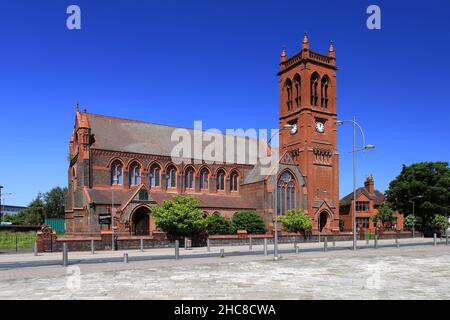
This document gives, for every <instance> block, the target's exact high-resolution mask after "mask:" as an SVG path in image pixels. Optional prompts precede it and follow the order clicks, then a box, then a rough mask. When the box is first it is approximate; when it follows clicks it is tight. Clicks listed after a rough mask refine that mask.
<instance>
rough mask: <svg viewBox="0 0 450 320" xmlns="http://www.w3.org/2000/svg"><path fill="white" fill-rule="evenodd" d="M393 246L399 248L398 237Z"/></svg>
mask: <svg viewBox="0 0 450 320" xmlns="http://www.w3.org/2000/svg"><path fill="white" fill-rule="evenodd" d="M395 245H396V246H397V248H400V243H399V242H398V237H395Z"/></svg>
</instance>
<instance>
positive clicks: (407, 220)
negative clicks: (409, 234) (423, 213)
mask: <svg viewBox="0 0 450 320" xmlns="http://www.w3.org/2000/svg"><path fill="white" fill-rule="evenodd" d="M413 222H414V229H417V226H419V227H420V226H421V225H422V221H421V219H420V217H417V216H416V215H414V216H413V215H412V214H410V215H409V216H407V217H406V218H405V220H404V221H403V227H404V228H405V229H406V230H412V227H413Z"/></svg>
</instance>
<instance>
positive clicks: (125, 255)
mask: <svg viewBox="0 0 450 320" xmlns="http://www.w3.org/2000/svg"><path fill="white" fill-rule="evenodd" d="M123 263H128V253H124V254H123Z"/></svg>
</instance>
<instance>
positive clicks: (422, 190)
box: [386, 162, 450, 230]
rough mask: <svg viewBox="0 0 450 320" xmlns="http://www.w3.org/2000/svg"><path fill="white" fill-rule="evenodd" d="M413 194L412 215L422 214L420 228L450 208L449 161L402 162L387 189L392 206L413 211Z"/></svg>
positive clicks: (398, 209) (387, 196) (404, 210)
mask: <svg viewBox="0 0 450 320" xmlns="http://www.w3.org/2000/svg"><path fill="white" fill-rule="evenodd" d="M417 196H421V198H416V199H415V200H414V202H415V215H416V216H417V217H420V218H421V221H420V229H422V230H423V229H424V228H426V227H429V226H430V225H431V222H432V221H433V219H434V216H435V215H438V214H440V215H444V214H445V213H448V212H450V168H449V167H448V162H419V163H414V164H412V165H411V166H406V165H403V168H402V171H401V173H400V175H399V176H398V177H396V178H395V179H394V180H393V181H392V182H391V183H390V185H389V188H388V190H387V191H386V198H387V201H388V202H389V203H390V204H391V205H392V207H393V209H394V210H397V211H399V212H400V213H403V214H405V217H406V216H408V215H410V214H412V203H411V202H409V200H411V198H413V197H417Z"/></svg>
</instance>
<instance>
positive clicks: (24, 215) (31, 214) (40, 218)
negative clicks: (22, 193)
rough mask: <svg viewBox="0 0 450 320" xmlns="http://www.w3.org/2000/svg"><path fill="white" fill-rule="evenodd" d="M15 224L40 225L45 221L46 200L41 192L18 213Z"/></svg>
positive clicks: (14, 220)
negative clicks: (44, 200)
mask: <svg viewBox="0 0 450 320" xmlns="http://www.w3.org/2000/svg"><path fill="white" fill-rule="evenodd" d="M12 220H13V221H11V222H12V223H13V224H29V225H40V224H42V223H43V222H44V202H43V201H42V195H41V194H39V195H38V196H37V197H36V198H35V199H34V200H33V201H32V202H31V203H30V204H29V205H28V207H27V208H25V209H24V210H22V211H20V212H19V213H18V214H16V215H15V216H14V217H13V219H12Z"/></svg>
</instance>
